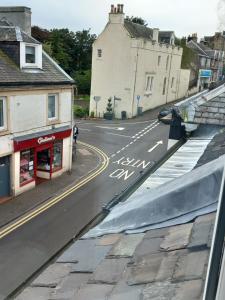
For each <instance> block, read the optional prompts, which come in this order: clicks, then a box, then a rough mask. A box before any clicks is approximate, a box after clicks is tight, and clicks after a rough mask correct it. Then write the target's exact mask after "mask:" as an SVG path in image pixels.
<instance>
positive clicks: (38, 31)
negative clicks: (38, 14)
mask: <svg viewBox="0 0 225 300" xmlns="http://www.w3.org/2000/svg"><path fill="white" fill-rule="evenodd" d="M31 35H32V37H34V38H35V39H36V40H38V41H39V42H41V43H45V42H47V41H48V40H49V37H50V32H49V30H47V29H43V28H41V27H39V26H32V27H31Z"/></svg>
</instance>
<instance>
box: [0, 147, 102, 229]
mask: <svg viewBox="0 0 225 300" xmlns="http://www.w3.org/2000/svg"><path fill="white" fill-rule="evenodd" d="M99 160H100V159H99V157H98V156H97V154H96V153H95V152H94V151H93V150H91V149H87V148H86V147H85V146H83V145H79V144H77V152H76V157H75V160H74V161H73V164H72V170H71V172H66V173H64V174H63V175H62V176H60V177H57V178H54V179H52V180H50V181H45V182H42V183H41V184H39V185H38V186H36V187H35V188H34V189H32V190H29V191H27V192H25V193H23V194H21V195H19V196H17V197H14V198H12V199H10V200H9V201H7V202H5V203H2V204H1V205H0V207H1V209H0V227H3V226H5V225H6V224H8V223H10V222H12V221H14V220H15V219H17V218H19V217H21V216H22V215H24V214H26V213H27V212H30V211H32V210H34V209H37V207H38V206H40V205H41V204H43V203H45V202H48V201H50V200H51V199H53V198H54V197H56V196H58V195H59V194H61V193H63V192H64V191H66V190H68V189H69V188H70V187H72V186H74V185H76V184H77V183H78V182H79V181H80V180H81V179H82V178H83V177H85V176H87V175H88V174H89V173H90V172H91V171H93V170H94V169H95V168H97V166H98V165H99Z"/></svg>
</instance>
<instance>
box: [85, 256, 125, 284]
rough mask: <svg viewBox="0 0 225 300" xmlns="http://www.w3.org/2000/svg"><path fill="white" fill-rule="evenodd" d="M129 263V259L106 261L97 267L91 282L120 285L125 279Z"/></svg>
mask: <svg viewBox="0 0 225 300" xmlns="http://www.w3.org/2000/svg"><path fill="white" fill-rule="evenodd" d="M129 261H130V260H129V258H119V259H114V258H112V259H104V260H103V261H102V262H101V263H100V264H99V266H98V267H97V269H96V271H95V272H94V274H93V277H92V278H91V279H90V281H89V282H91V283H93V282H94V283H106V284H116V283H118V282H119V281H120V280H121V279H122V278H123V276H124V273H125V269H126V266H127V263H128V262H129Z"/></svg>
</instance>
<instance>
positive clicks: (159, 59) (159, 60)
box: [158, 55, 162, 67]
mask: <svg viewBox="0 0 225 300" xmlns="http://www.w3.org/2000/svg"><path fill="white" fill-rule="evenodd" d="M161 59H162V57H161V55H158V67H159V66H160V64H161Z"/></svg>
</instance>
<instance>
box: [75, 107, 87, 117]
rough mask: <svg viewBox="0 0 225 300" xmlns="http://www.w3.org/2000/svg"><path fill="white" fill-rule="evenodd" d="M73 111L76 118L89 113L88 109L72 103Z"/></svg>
mask: <svg viewBox="0 0 225 300" xmlns="http://www.w3.org/2000/svg"><path fill="white" fill-rule="evenodd" d="M73 112H74V116H75V117H78V118H83V117H86V116H88V115H89V109H88V108H82V107H81V106H79V105H74V107H73Z"/></svg>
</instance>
